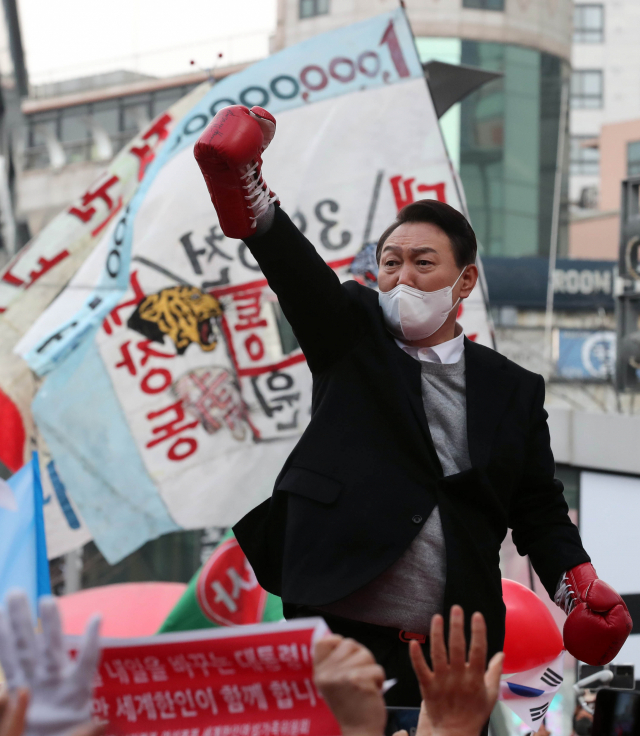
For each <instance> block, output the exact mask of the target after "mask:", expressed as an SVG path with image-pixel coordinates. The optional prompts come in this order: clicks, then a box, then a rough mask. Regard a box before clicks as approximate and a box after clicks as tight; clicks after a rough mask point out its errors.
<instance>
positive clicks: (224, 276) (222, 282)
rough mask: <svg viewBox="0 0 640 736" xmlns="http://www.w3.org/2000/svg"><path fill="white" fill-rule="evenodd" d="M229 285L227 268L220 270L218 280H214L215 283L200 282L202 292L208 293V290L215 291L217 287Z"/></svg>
mask: <svg viewBox="0 0 640 736" xmlns="http://www.w3.org/2000/svg"><path fill="white" fill-rule="evenodd" d="M230 283H231V279H230V278H229V266H224V267H223V268H221V269H220V278H218V279H216V280H215V281H203V282H202V291H208V290H209V289H215V288H217V287H218V286H226V285H227V284H230Z"/></svg>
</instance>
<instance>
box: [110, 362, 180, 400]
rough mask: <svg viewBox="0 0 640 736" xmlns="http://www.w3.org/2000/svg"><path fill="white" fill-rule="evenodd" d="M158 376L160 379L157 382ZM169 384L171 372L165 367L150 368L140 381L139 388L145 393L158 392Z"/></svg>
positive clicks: (164, 389)
mask: <svg viewBox="0 0 640 736" xmlns="http://www.w3.org/2000/svg"><path fill="white" fill-rule="evenodd" d="M116 368H117V366H116ZM158 378H159V379H160V382H159V383H158V381H157V379H158ZM169 386H171V373H169V371H168V370H167V369H166V368H151V369H150V370H149V372H148V373H147V375H146V376H144V377H143V379H142V381H140V388H141V389H142V390H143V391H144V393H145V394H160V393H162V392H163V391H166V389H167V388H169Z"/></svg>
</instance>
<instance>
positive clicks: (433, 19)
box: [272, 0, 572, 256]
mask: <svg viewBox="0 0 640 736" xmlns="http://www.w3.org/2000/svg"><path fill="white" fill-rule="evenodd" d="M397 4H398V3H397V0H373V1H372V0H279V2H278V21H277V28H276V32H275V34H274V37H273V39H272V48H273V50H278V49H281V48H283V47H285V46H289V45H291V44H294V43H297V42H299V41H301V40H303V39H305V38H308V37H310V36H312V35H315V34H316V33H321V32H323V31H326V30H330V29H332V28H336V27H338V26H341V25H346V24H348V23H354V22H357V21H358V20H363V19H364V18H367V17H370V16H372V15H375V14H377V13H382V12H385V11H389V10H392V9H394V8H395V7H397ZM405 5H406V10H407V13H408V16H409V20H410V22H411V26H412V29H413V32H414V35H415V37H416V42H417V47H418V51H419V54H420V57H421V60H422V61H423V62H428V61H430V60H438V61H444V62H448V63H453V64H465V65H469V66H474V67H480V68H483V69H487V70H490V71H497V72H500V73H502V75H503V76H502V77H501V78H500V79H497V80H494V81H493V82H491V83H489V84H487V85H486V86H485V87H483V88H481V89H480V90H479V91H477V92H475V93H474V94H472V95H470V96H469V97H468V98H466V99H465V100H464V101H463V102H462V103H460V104H458V105H455V106H454V107H453V108H452V109H451V110H450V111H448V112H447V113H446V114H445V115H444V116H443V118H442V119H441V126H442V129H443V133H444V136H445V140H446V142H447V147H448V149H449V153H450V156H451V158H452V160H453V162H454V164H455V165H456V167H457V168H458V170H459V172H460V176H461V178H462V182H463V185H464V189H465V193H466V197H467V204H468V208H469V214H470V217H471V220H472V223H473V226H474V229H475V230H476V233H477V235H478V239H479V242H480V244H481V249H482V252H483V254H484V255H495V256H544V255H547V254H548V253H549V247H550V242H551V229H552V228H551V223H552V217H553V209H554V181H555V173H556V160H557V151H558V137H559V133H560V127H561V126H560V121H561V120H563V121H565V123H566V120H567V111H566V108H567V104H566V103H565V109H564V110H563V109H562V107H563V104H562V87H563V83H564V84H565V85H566V86H567V87H568V82H569V74H570V67H569V61H570V54H571V12H572V4H571V2H570V0H406V2H405ZM563 132H566V131H563ZM568 149H569V146H568V145H567V146H566V147H565V152H566V155H565V156H563V160H562V162H561V164H562V167H563V169H564V172H563V173H566V170H567V168H568V159H569V155H568V154H569V150H568ZM562 181H563V183H562V185H561V189H562V197H561V200H560V228H559V241H558V251H559V253H560V254H565V253H566V252H567V249H568V229H567V222H568V215H567V196H566V195H567V191H568V190H567V177H566V176H564V177H563V180H562Z"/></svg>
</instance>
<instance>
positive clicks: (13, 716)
mask: <svg viewBox="0 0 640 736" xmlns="http://www.w3.org/2000/svg"><path fill="white" fill-rule="evenodd" d="M28 705H29V691H28V690H27V689H26V688H18V690H16V692H15V693H14V694H13V695H10V694H9V693H8V692H7V691H6V690H5V691H4V692H3V693H2V695H1V696H0V736H22V734H23V732H24V724H25V719H26V715H27V706H28Z"/></svg>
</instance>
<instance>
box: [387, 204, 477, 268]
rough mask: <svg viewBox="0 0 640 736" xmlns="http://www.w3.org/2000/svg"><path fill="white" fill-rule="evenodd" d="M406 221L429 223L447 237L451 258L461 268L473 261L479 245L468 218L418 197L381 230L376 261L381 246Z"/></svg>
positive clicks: (445, 206)
mask: <svg viewBox="0 0 640 736" xmlns="http://www.w3.org/2000/svg"><path fill="white" fill-rule="evenodd" d="M405 222H431V223H432V224H434V225H437V226H438V227H439V228H440V229H441V230H442V231H443V232H444V233H445V234H446V235H447V237H448V238H449V241H450V243H451V248H452V249H453V257H454V258H455V261H456V265H457V266H458V267H460V268H463V267H464V266H468V265H469V264H470V263H475V262H476V254H477V252H478V244H477V242H476V234H475V233H474V232H473V229H472V227H471V225H469V221H468V220H467V218H466V217H465V216H464V215H462V214H460V212H458V210H454V209H453V207H450V206H449V205H448V204H445V203H444V202H439V201H438V200H437V199H420V200H418V201H417V202H412V203H411V204H408V205H406V207H403V208H402V209H401V210H400V212H398V216H397V217H396V219H395V220H394V221H393V222H392V223H391V225H389V227H388V228H387V229H386V230H385V231H384V232H383V233H382V235H381V236H380V240H378V247H377V248H376V260H377V261H378V263H380V256H381V255H382V248H383V246H384V243H385V241H386V239H387V238H388V237H389V235H391V233H392V232H393V231H394V230H395V229H396V228H397V227H400V225H403V224H404V223H405Z"/></svg>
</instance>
